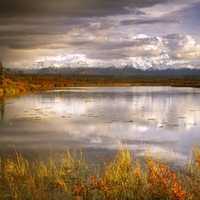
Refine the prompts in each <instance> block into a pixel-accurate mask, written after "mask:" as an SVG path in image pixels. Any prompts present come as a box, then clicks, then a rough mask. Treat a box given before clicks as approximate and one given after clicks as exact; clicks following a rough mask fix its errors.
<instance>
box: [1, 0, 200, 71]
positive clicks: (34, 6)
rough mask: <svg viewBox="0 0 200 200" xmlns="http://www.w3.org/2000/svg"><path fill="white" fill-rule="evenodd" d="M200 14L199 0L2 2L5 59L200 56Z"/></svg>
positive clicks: (10, 62)
mask: <svg viewBox="0 0 200 200" xmlns="http://www.w3.org/2000/svg"><path fill="white" fill-rule="evenodd" d="M169 8H170V9H169ZM199 12H200V2H199V1H198V0H190V1H189V0H152V1H150V0H144V1H141V0H128V1H122V0H109V1H107V0H102V1H99V0H84V1H83V0H73V1H69V0H48V1H47V0H43V1H39V0H34V1H32V0H18V1H15V0H10V1H8V0H0V58H2V59H3V62H4V64H5V66H6V67H15V66H25V67H28V66H32V65H31V63H32V64H33V65H34V64H35V63H36V62H37V61H38V60H42V59H43V60H45V59H48V58H51V59H52V60H55V61H58V60H57V58H58V57H59V58H61V57H62V59H63V60H65V61H66V62H71V59H68V57H71V56H72V57H73V59H72V60H73V61H80V60H84V61H87V62H88V63H91V62H95V63H109V64H112V63H119V62H120V63H121V64H120V65H122V64H123V63H124V65H125V64H126V63H129V62H130V61H132V60H133V58H134V57H137V58H138V57H140V58H143V59H144V60H145V59H147V58H148V59H151V57H154V58H155V57H156V58H158V57H159V58H160V59H162V60H163V59H166V56H163V55H167V57H168V59H171V60H174V61H175V60H178V61H180V60H198V59H199V51H200V50H199V44H200V36H199V31H200V28H199V27H200V22H199ZM158 38H159V39H158ZM69 55H70V56H69ZM73 55H74V56H73ZM94 65H96V64H94Z"/></svg>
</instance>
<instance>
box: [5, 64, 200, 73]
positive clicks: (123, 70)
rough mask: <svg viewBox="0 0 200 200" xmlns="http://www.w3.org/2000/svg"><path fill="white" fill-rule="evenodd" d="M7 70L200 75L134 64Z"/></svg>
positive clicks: (188, 70)
mask: <svg viewBox="0 0 200 200" xmlns="http://www.w3.org/2000/svg"><path fill="white" fill-rule="evenodd" d="M7 71H18V72H20V73H28V74H77V75H79V74H80V75H171V76H173V75H177V76H179V75H190V76H195V75H200V69H194V68H193V69H191V68H178V69H172V68H169V69H165V70H160V69H154V68H149V69H147V70H142V69H136V68H134V67H132V66H128V65H127V66H125V67H123V68H117V67H102V68H101V67H73V68H72V67H60V68H58V67H46V68H41V69H12V70H11V69H7Z"/></svg>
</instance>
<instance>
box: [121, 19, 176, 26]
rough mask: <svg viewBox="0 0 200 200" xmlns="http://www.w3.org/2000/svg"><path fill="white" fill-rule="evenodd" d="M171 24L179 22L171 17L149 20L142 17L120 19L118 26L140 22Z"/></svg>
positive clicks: (140, 23)
mask: <svg viewBox="0 0 200 200" xmlns="http://www.w3.org/2000/svg"><path fill="white" fill-rule="evenodd" d="M158 23H161V24H171V23H179V21H177V20H173V19H151V20H143V19H135V20H131V19H130V20H122V21H120V22H119V25H120V26H131V25H142V24H158Z"/></svg>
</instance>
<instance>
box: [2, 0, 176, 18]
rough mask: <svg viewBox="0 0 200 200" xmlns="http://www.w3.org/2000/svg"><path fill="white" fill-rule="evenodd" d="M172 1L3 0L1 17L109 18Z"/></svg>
mask: <svg viewBox="0 0 200 200" xmlns="http://www.w3.org/2000/svg"><path fill="white" fill-rule="evenodd" d="M172 1H176V0H143V1H141V0H125V1H123V0H109V1H108V0H42V1H41V0H17V1H16V0H9V1H8V0H1V1H0V16H1V17H6V18H7V17H16V16H18V17H31V16H37V17H38V18H40V17H43V16H76V17H83V16H84V17H92V16H108V15H119V14H127V13H130V10H129V9H126V7H130V8H143V7H150V6H153V5H156V4H162V3H166V2H172ZM136 11H137V12H136V14H141V13H140V12H138V10H136Z"/></svg>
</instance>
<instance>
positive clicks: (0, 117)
mask: <svg viewBox="0 0 200 200" xmlns="http://www.w3.org/2000/svg"><path fill="white" fill-rule="evenodd" d="M4 105H5V104H4V100H3V99H0V122H1V123H2V122H3V118H4Z"/></svg>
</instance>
